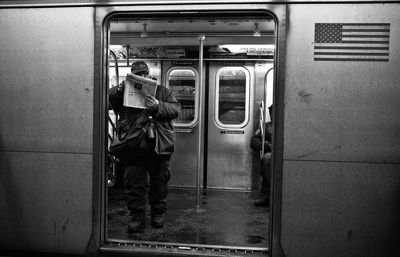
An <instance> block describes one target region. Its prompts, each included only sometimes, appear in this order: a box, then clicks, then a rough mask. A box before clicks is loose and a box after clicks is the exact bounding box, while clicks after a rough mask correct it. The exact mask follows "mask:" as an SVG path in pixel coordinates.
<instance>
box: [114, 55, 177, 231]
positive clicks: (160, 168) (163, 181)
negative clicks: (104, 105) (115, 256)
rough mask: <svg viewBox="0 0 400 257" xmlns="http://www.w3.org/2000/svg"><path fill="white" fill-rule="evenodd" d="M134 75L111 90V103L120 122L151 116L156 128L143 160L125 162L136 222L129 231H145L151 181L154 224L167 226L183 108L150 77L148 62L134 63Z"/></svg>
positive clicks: (132, 156) (126, 184)
mask: <svg viewBox="0 0 400 257" xmlns="http://www.w3.org/2000/svg"><path fill="white" fill-rule="evenodd" d="M131 72H132V74H129V75H128V76H127V79H126V81H124V82H122V83H121V84H120V85H118V86H116V87H113V88H111V89H110V92H109V100H110V104H111V106H112V108H113V110H114V112H115V113H116V114H118V115H119V117H120V119H119V120H118V122H123V121H125V122H130V121H133V122H134V121H135V119H136V118H137V117H138V115H141V114H143V115H148V116H149V119H150V122H152V124H153V125H154V138H153V139H150V142H151V144H152V145H151V148H150V149H151V151H149V152H146V153H145V155H144V156H143V155H140V157H139V156H138V155H137V154H135V153H128V154H127V156H126V157H124V158H123V160H121V161H122V162H123V163H124V165H125V173H124V176H123V178H124V181H123V186H124V192H125V194H126V197H127V206H128V208H129V210H130V211H131V214H132V222H130V223H129V224H128V228H127V230H128V232H141V231H142V230H143V229H144V228H145V213H146V202H147V195H146V194H147V187H148V186H147V185H148V183H149V182H150V183H149V190H148V201H149V204H150V206H151V212H150V213H151V221H152V223H151V224H152V226H153V227H155V228H160V227H163V226H164V214H165V212H166V210H167V201H166V199H167V183H168V181H169V179H170V168H169V163H170V159H171V155H172V153H173V152H174V140H175V133H174V127H173V126H172V120H173V119H175V118H177V117H178V115H179V112H180V110H181V106H180V104H179V103H178V101H177V100H176V98H175V97H174V96H173V95H172V92H171V91H170V90H169V89H168V88H166V87H164V86H161V85H157V83H156V82H155V81H152V80H151V79H150V78H148V76H149V68H148V66H147V64H146V63H145V62H143V61H137V62H135V63H133V64H132V67H131ZM149 134H150V133H149ZM149 137H152V136H149ZM147 174H148V175H149V178H150V181H149V182H148V181H147Z"/></svg>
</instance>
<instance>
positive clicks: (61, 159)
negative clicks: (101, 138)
mask: <svg viewBox="0 0 400 257" xmlns="http://www.w3.org/2000/svg"><path fill="white" fill-rule="evenodd" d="M0 170H1V173H0V209H1V212H0V228H1V229H0V238H1V240H0V249H3V250H7V249H8V250H13V249H14V250H26V251H40V252H58V253H62V252H63V253H76V254H82V253H84V251H85V249H86V245H87V243H88V241H89V238H90V234H91V231H92V230H91V229H92V186H91V181H92V172H91V170H92V155H91V154H65V153H26V152H0Z"/></svg>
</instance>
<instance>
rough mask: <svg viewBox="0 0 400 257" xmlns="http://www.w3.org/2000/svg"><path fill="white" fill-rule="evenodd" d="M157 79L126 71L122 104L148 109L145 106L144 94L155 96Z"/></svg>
mask: <svg viewBox="0 0 400 257" xmlns="http://www.w3.org/2000/svg"><path fill="white" fill-rule="evenodd" d="M156 91H157V81H155V80H152V79H149V78H144V77H141V76H137V75H134V74H132V73H128V74H127V75H126V80H125V90H124V106H127V107H133V108H140V109H149V107H147V106H146V103H145V102H146V95H152V96H154V97H155V95H156Z"/></svg>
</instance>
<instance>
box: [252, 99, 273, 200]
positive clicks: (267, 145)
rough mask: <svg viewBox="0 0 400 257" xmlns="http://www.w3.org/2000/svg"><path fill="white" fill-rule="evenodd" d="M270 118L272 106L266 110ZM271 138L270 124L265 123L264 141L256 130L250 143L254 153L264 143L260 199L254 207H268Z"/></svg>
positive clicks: (260, 148)
mask: <svg viewBox="0 0 400 257" xmlns="http://www.w3.org/2000/svg"><path fill="white" fill-rule="evenodd" d="M268 109H269V113H270V117H272V116H271V113H272V105H271V106H270V107H269V108H268ZM271 136H272V123H271V122H266V123H265V141H264V142H262V135H261V129H259V128H258V129H257V130H256V131H255V132H254V135H253V136H252V138H251V141H250V148H251V149H252V150H254V151H261V150H262V145H263V143H264V153H263V155H262V157H261V179H262V187H261V193H262V194H263V196H262V197H261V199H259V200H256V201H255V202H254V205H255V206H269V195H270V194H269V191H270V178H271Z"/></svg>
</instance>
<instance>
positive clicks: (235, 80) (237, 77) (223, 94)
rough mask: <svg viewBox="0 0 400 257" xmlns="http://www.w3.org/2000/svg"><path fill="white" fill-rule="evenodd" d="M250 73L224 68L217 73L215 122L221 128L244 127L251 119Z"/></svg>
mask: <svg viewBox="0 0 400 257" xmlns="http://www.w3.org/2000/svg"><path fill="white" fill-rule="evenodd" d="M249 78H250V76H249V72H248V70H247V69H245V68H243V67H224V68H221V69H220V70H219V71H218V72H217V78H216V82H217V84H216V104H215V106H216V108H215V121H216V123H217V125H219V126H220V127H238V128H239V127H243V126H244V125H246V123H247V122H248V119H249V95H250V94H249V85H250V82H249Z"/></svg>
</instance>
